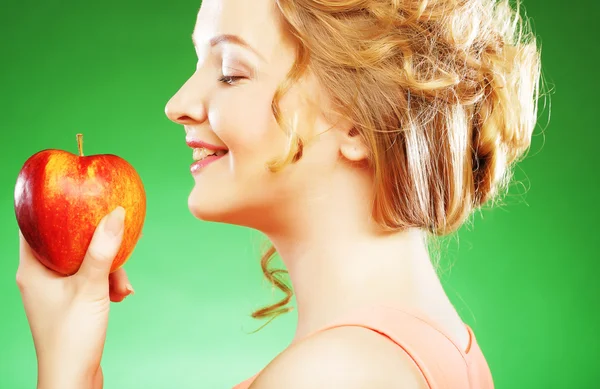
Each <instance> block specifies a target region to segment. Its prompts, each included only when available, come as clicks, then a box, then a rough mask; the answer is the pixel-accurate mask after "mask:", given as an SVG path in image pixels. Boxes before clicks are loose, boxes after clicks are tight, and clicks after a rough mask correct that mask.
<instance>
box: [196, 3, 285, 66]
mask: <svg viewBox="0 0 600 389" xmlns="http://www.w3.org/2000/svg"><path fill="white" fill-rule="evenodd" d="M221 34H227V35H238V36H240V37H241V38H242V39H244V40H245V41H247V42H248V43H249V44H250V45H251V46H252V47H254V48H255V49H257V51H260V52H261V53H262V54H263V55H264V56H265V57H272V55H273V54H274V52H275V50H276V49H277V47H278V46H280V45H281V43H282V33H281V31H280V25H279V22H278V10H277V8H276V5H275V1H274V0H204V1H202V5H201V7H200V11H199V12H198V16H197V18H196V25H195V27H194V32H193V37H194V40H195V41H196V42H197V43H198V45H208V44H209V41H210V39H211V38H213V37H215V36H217V35H221Z"/></svg>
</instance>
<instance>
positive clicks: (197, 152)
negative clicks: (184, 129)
mask: <svg viewBox="0 0 600 389" xmlns="http://www.w3.org/2000/svg"><path fill="white" fill-rule="evenodd" d="M185 141H186V143H187V145H188V146H189V147H191V148H193V149H194V154H193V158H194V161H195V162H194V163H192V165H191V166H190V170H191V172H192V174H197V173H200V171H201V170H202V168H204V167H206V166H208V165H209V164H211V163H212V162H215V161H217V160H219V159H221V158H222V157H223V156H224V155H225V154H227V152H228V151H229V149H228V148H227V147H225V146H218V145H213V144H210V143H207V142H204V141H201V140H199V139H193V138H191V137H186V139H185Z"/></svg>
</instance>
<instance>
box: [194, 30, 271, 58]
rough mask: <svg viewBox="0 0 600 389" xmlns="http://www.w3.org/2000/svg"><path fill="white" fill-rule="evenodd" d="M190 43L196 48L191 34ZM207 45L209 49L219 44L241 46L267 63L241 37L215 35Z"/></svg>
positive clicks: (196, 43) (196, 44)
mask: <svg viewBox="0 0 600 389" xmlns="http://www.w3.org/2000/svg"><path fill="white" fill-rule="evenodd" d="M192 42H193V43H194V46H198V42H196V39H195V38H194V34H193V33H192ZM209 43H210V47H215V46H217V45H219V44H221V43H231V44H234V45H238V46H241V47H244V48H246V49H248V50H250V51H251V52H253V53H254V54H255V55H256V56H258V57H259V58H260V59H262V60H263V61H264V62H267V60H266V59H265V57H263V56H262V55H261V54H260V53H259V52H258V51H257V50H256V49H254V48H253V47H252V46H251V45H250V44H249V43H248V42H246V41H245V40H244V39H243V38H242V37H240V36H238V35H232V34H221V35H217V36H215V37H213V38H211V40H210V41H209Z"/></svg>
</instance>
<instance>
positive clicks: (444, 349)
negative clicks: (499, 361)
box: [233, 305, 494, 389]
mask: <svg viewBox="0 0 600 389" xmlns="http://www.w3.org/2000/svg"><path fill="white" fill-rule="evenodd" d="M342 326H359V327H363V328H367V329H370V330H372V331H375V332H377V333H379V334H381V335H382V336H384V337H386V338H388V339H389V340H390V341H392V342H394V343H395V344H396V345H398V347H400V348H401V349H403V350H404V352H406V354H408V355H409V356H410V357H411V358H412V360H413V361H414V362H415V364H416V365H417V367H418V368H419V370H420V371H421V373H422V374H423V377H424V378H425V380H426V381H427V383H428V385H429V389H493V388H494V383H493V381H492V375H491V373H490V369H489V367H488V364H487V362H486V360H485V357H484V356H483V353H482V351H481V349H480V348H479V346H478V344H477V340H476V339H475V335H474V333H473V331H472V330H471V328H470V327H469V326H468V325H466V324H465V327H466V328H467V331H468V333H469V344H468V346H467V348H466V350H463V349H461V348H460V347H459V346H458V345H457V343H456V342H455V341H454V340H453V339H452V338H451V337H450V336H448V335H447V334H445V333H444V332H443V331H440V330H438V329H437V328H436V327H435V326H433V325H431V324H429V322H428V321H426V320H425V319H423V316H420V315H416V314H412V313H408V312H407V311H405V310H401V309H398V308H393V307H391V306H387V305H377V306H368V307H366V308H362V309H359V310H356V311H354V312H352V313H351V314H349V315H346V316H345V317H343V318H341V319H340V320H336V321H334V322H332V323H330V324H328V325H327V326H325V327H323V328H321V329H319V330H317V331H315V332H313V333H311V334H309V335H308V336H310V335H312V334H315V333H317V332H320V331H324V330H327V329H330V328H335V327H342ZM308 336H307V337H308ZM258 374H259V373H257V374H255V375H254V376H253V377H250V378H248V379H247V380H245V381H243V382H241V383H239V384H237V385H236V386H234V388H233V389H248V388H249V387H250V385H251V384H252V382H253V381H254V379H255V378H256V377H257V376H258Z"/></svg>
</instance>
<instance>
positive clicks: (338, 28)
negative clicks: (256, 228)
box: [252, 0, 541, 328]
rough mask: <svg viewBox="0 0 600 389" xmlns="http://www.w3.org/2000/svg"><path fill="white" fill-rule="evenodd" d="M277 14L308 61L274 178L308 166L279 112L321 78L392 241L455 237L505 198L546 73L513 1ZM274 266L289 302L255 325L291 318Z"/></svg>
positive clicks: (302, 0)
mask: <svg viewBox="0 0 600 389" xmlns="http://www.w3.org/2000/svg"><path fill="white" fill-rule="evenodd" d="M276 3H277V6H278V8H279V10H280V13H281V17H282V22H283V24H284V26H285V28H287V30H288V31H289V32H290V33H291V35H292V36H293V38H294V39H295V41H296V43H297V55H296V61H295V63H294V66H293V67H292V69H291V70H290V72H289V74H288V77H287V79H286V80H285V81H284V82H283V83H282V84H281V85H280V87H279V89H278V90H277V92H276V94H275V96H274V99H273V103H272V109H273V114H274V115H275V118H276V120H277V122H278V123H279V125H280V126H281V127H282V128H283V129H284V130H286V131H287V133H288V134H289V139H290V142H289V149H288V153H287V156H286V157H285V158H283V159H282V160H280V161H275V162H274V163H273V164H271V165H270V166H269V168H270V169H271V170H272V171H274V172H276V171H279V170H281V169H282V168H283V167H285V166H286V165H287V164H289V163H293V162H294V161H296V160H298V159H299V158H300V157H301V153H302V147H303V141H302V140H301V139H300V137H299V136H298V134H297V133H296V131H295V130H294V129H293V128H292V129H289V128H288V127H287V126H286V125H285V121H284V119H283V117H282V114H281V111H280V109H279V102H280V100H281V98H282V96H283V95H284V94H285V93H286V92H287V91H288V90H289V88H290V87H291V86H292V85H293V84H294V83H295V82H296V81H298V80H300V78H301V77H302V76H303V75H304V74H305V73H306V72H308V71H310V72H311V74H312V75H314V76H315V77H316V79H317V80H318V82H319V84H320V86H321V87H322V88H323V90H324V92H325V93H326V94H327V95H328V97H329V98H330V100H331V102H332V108H333V110H334V111H335V112H336V113H338V114H340V115H343V116H344V117H345V118H347V119H348V120H350V121H351V123H352V124H353V126H354V130H353V131H355V132H356V134H358V135H360V136H361V137H362V139H363V140H364V141H365V142H366V144H367V145H368V147H369V149H370V156H369V162H370V165H371V168H372V171H373V174H374V184H375V198H374V204H373V216H374V218H375V220H376V221H377V222H378V223H379V224H380V225H381V227H382V228H383V229H385V230H387V231H396V230H402V229H406V228H410V227H415V228H422V229H424V230H426V231H428V232H430V233H431V234H433V235H438V236H441V235H446V234H449V233H452V232H454V231H456V230H457V229H458V228H459V227H460V226H461V225H462V224H463V222H464V221H465V220H466V219H467V218H468V217H469V215H470V214H471V212H472V211H473V210H475V209H477V208H478V207H480V206H482V205H483V204H484V203H486V202H488V201H489V200H491V199H493V198H494V197H495V195H496V194H498V193H499V192H500V191H501V190H502V189H505V188H506V184H507V183H508V181H509V179H510V176H511V166H512V165H513V164H514V163H515V162H516V161H517V160H518V159H519V158H520V157H522V156H523V155H524V153H525V152H526V150H527V149H528V148H529V145H530V142H531V136H532V132H533V129H534V127H535V123H536V120H537V101H538V97H539V86H538V84H539V78H540V71H541V69H540V54H539V52H538V48H537V46H536V39H535V36H534V34H533V33H532V32H531V31H530V29H529V24H528V23H527V22H526V20H524V19H523V18H522V17H521V16H520V12H519V2H518V1H517V7H516V9H513V8H512V7H511V5H510V3H509V1H508V0H429V1H427V0H276ZM275 254H276V250H275V249H274V247H273V246H271V247H270V248H269V249H268V250H267V251H266V253H265V254H263V256H262V259H261V267H262V270H263V273H264V275H265V277H266V279H267V280H268V281H269V282H271V283H272V284H273V285H274V286H276V287H277V288H279V289H280V290H281V291H283V292H284V293H285V294H286V297H285V298H283V299H282V300H280V301H279V302H277V303H276V304H273V305H270V306H267V307H265V308H262V309H259V310H257V311H255V312H254V313H253V314H252V316H253V317H254V318H269V317H270V318H271V320H272V319H273V318H275V317H276V316H278V315H279V314H281V313H284V312H287V311H289V310H290V309H291V308H290V307H286V305H287V304H288V303H289V301H290V300H291V298H292V295H293V293H292V290H291V288H290V287H289V286H287V285H286V283H285V282H284V281H283V279H282V278H281V277H280V275H281V274H284V273H285V271H284V270H281V269H270V268H269V267H268V265H269V263H270V261H271V260H272V258H273V257H274V255H275ZM269 322H270V320H269ZM267 324H268V322H267ZM261 328H262V327H261Z"/></svg>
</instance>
